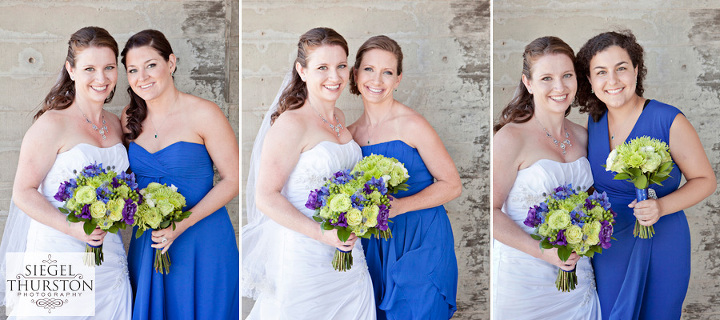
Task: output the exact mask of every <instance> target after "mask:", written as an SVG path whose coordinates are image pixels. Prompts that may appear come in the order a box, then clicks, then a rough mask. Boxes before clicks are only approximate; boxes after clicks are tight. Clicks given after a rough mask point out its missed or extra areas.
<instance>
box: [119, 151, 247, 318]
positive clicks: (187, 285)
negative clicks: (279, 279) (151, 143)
mask: <svg viewBox="0 0 720 320" xmlns="http://www.w3.org/2000/svg"><path fill="white" fill-rule="evenodd" d="M128 156H129V158H130V169H132V171H133V172H134V173H135V176H136V177H137V182H138V184H139V186H140V188H144V187H146V186H147V185H148V184H149V183H150V182H158V183H165V184H167V185H170V184H174V185H175V186H176V187H178V191H179V192H180V193H181V194H182V195H183V196H185V199H186V200H187V206H186V207H185V209H186V210H187V209H190V208H192V207H193V206H195V205H196V204H197V203H198V202H200V200H201V199H202V198H203V197H204V196H205V195H206V194H207V193H208V191H210V189H212V187H213V164H212V160H211V159H210V155H209V154H208V152H207V149H206V148H205V146H204V145H202V144H197V143H190V142H183V141H180V142H176V143H174V144H172V145H170V146H168V147H166V148H164V149H162V150H159V151H157V152H155V153H149V152H147V151H146V150H145V149H143V148H142V147H141V146H140V145H138V144H136V143H130V146H129V148H128ZM151 231H152V230H148V231H146V232H145V233H144V234H143V235H142V236H141V237H140V238H138V239H135V237H134V232H133V238H132V240H131V242H130V251H129V253H128V269H129V272H130V280H131V282H132V287H133V292H134V296H135V302H134V307H133V319H154V320H176V319H208V320H216V319H233V320H234V319H239V313H240V311H239V310H240V307H239V280H238V279H239V274H238V270H239V252H238V247H237V243H236V240H235V231H234V229H233V226H232V223H231V222H230V217H229V216H228V213H227V210H226V209H225V207H223V208H220V209H219V210H217V211H215V212H214V213H212V214H210V215H209V216H207V217H205V218H203V219H202V220H200V221H199V222H198V223H196V224H195V225H194V226H192V227H190V228H188V229H187V230H185V232H183V233H182V234H181V235H180V236H179V237H178V238H177V239H175V242H173V244H172V246H171V247H170V249H169V250H168V252H169V253H170V258H171V262H172V265H171V266H170V273H169V274H166V275H163V274H160V273H158V272H155V270H154V269H153V257H154V254H155V249H153V248H151V247H150V245H151V244H152V240H151Z"/></svg>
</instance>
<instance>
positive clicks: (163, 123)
mask: <svg viewBox="0 0 720 320" xmlns="http://www.w3.org/2000/svg"><path fill="white" fill-rule="evenodd" d="M170 112H172V109H170ZM170 115H171V113H168V115H167V116H166V117H165V120H167V118H169V117H170ZM165 120H163V122H162V123H161V124H160V126H161V128H162V127H164V126H165ZM150 123H152V125H153V130H154V131H155V139H157V138H158V130H157V128H158V127H156V126H155V122H154V121H153V120H152V118H150Z"/></svg>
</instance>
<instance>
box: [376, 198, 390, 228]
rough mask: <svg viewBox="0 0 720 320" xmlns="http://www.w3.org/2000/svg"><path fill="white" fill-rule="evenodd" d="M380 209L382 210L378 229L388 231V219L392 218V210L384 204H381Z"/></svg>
mask: <svg viewBox="0 0 720 320" xmlns="http://www.w3.org/2000/svg"><path fill="white" fill-rule="evenodd" d="M378 207H379V208H380V212H379V213H378V217H377V222H378V224H377V228H378V230H380V231H385V230H387V229H388V218H389V217H390V209H389V208H388V207H387V206H385V205H384V204H381V205H379V206H378Z"/></svg>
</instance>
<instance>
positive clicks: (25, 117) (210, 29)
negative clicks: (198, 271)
mask: <svg viewBox="0 0 720 320" xmlns="http://www.w3.org/2000/svg"><path fill="white" fill-rule="evenodd" d="M238 20H239V2H238V1H232V0H203V1H181V0H166V1H118V0H115V1H102V0H99V1H95V0H93V1H89V0H88V1H21V0H7V1H2V3H0V53H1V54H0V97H1V99H0V137H2V138H0V230H4V226H5V220H6V218H7V213H8V211H7V210H8V206H9V203H10V197H11V191H12V183H13V179H14V177H15V169H16V167H17V161H18V154H19V151H20V143H21V141H22V138H23V135H24V133H25V131H26V130H27V128H28V127H29V126H30V125H31V123H32V116H33V115H34V114H35V112H36V111H37V110H38V108H39V104H40V102H41V101H42V99H43V98H44V97H45V95H46V94H47V92H48V90H49V89H50V87H51V86H52V85H53V83H54V81H55V78H56V76H57V73H58V71H59V70H60V68H61V66H62V65H63V64H64V60H65V55H66V53H67V41H68V39H69V38H70V35H71V34H72V33H73V32H75V31H76V30H78V29H80V28H81V27H84V26H88V25H96V26H101V27H103V28H105V29H107V30H108V31H109V32H110V33H111V34H112V35H113V36H114V37H115V39H116V41H117V42H118V44H119V46H120V49H122V47H123V46H124V44H125V41H127V39H128V38H129V37H130V36H131V35H133V34H134V33H136V32H138V31H141V30H143V29H147V28H153V29H158V30H160V31H162V32H163V33H165V35H166V36H167V38H168V40H169V41H170V43H171V45H172V46H173V49H174V51H175V54H176V55H177V56H178V58H179V61H178V69H177V71H176V73H175V83H176V86H177V87H178V88H179V89H180V90H182V91H184V92H188V93H191V94H194V95H197V96H200V97H203V98H205V99H208V100H211V101H213V102H215V103H216V104H218V106H220V108H222V109H223V111H225V113H226V115H227V116H228V119H229V120H230V123H231V124H232V126H233V129H234V130H235V132H236V134H238V135H239V128H238V125H239V100H240V99H239V90H238V82H239V71H238V70H239V34H238V30H239V24H238V23H239V22H238ZM118 71H119V72H118V73H119V78H118V86H117V91H116V94H115V98H114V99H113V101H112V103H110V104H109V105H106V108H107V109H108V110H110V111H112V112H114V113H115V114H120V111H121V110H122V108H123V107H124V106H125V105H126V104H127V103H128V101H129V99H128V95H127V93H126V92H125V90H126V88H127V77H126V76H125V70H124V68H123V67H120V68H119V69H118ZM227 208H228V211H229V213H230V216H231V217H232V220H233V223H234V225H235V230H237V232H239V226H238V221H239V218H238V217H239V214H238V213H239V197H237V198H236V199H235V200H233V201H231V203H230V204H229V205H228V206H227ZM126 239H128V238H127V237H126ZM126 242H129V241H126ZM0 314H4V311H3V310H0Z"/></svg>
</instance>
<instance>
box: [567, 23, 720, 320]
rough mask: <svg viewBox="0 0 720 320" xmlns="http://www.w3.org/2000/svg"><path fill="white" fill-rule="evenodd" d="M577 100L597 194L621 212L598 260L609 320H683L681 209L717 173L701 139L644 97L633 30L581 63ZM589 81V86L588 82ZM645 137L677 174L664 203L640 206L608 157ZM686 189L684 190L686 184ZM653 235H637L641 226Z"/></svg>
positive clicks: (609, 35)
mask: <svg viewBox="0 0 720 320" xmlns="http://www.w3.org/2000/svg"><path fill="white" fill-rule="evenodd" d="M577 69H578V79H582V81H580V84H579V89H578V101H579V103H580V105H582V106H583V107H582V108H581V109H580V110H581V111H583V112H587V113H589V117H588V135H589V137H588V158H589V160H590V164H591V167H592V173H593V178H594V180H595V188H596V189H597V190H598V191H605V192H607V194H608V196H609V197H610V199H611V202H612V208H613V210H615V212H617V214H618V216H617V218H616V224H615V232H614V233H613V237H614V238H616V239H617V241H614V242H613V243H612V247H611V248H610V249H608V250H605V251H603V253H602V254H600V255H595V257H594V258H593V266H594V267H595V276H596V281H597V288H598V295H599V296H600V306H601V310H602V317H603V319H679V318H680V315H681V312H682V304H683V300H684V299H685V294H686V293H687V288H688V282H689V280H690V230H689V228H688V223H687V219H686V217H685V213H684V212H683V211H682V210H683V209H686V208H689V207H690V206H693V205H695V204H697V203H698V202H700V201H702V200H703V199H705V198H706V197H707V196H709V195H710V194H712V193H713V192H714V191H715V188H716V182H715V174H714V173H713V170H712V167H711V166H710V162H709V161H708V158H707V156H706V155H705V151H704V149H703V146H702V144H701V143H700V139H699V137H698V134H697V133H696V132H695V129H694V128H693V126H692V125H691V124H690V122H689V121H688V119H687V118H685V116H684V115H683V114H682V113H681V112H680V110H678V109H677V108H675V107H673V106H670V105H667V104H664V103H662V102H659V101H656V100H649V99H645V98H643V97H642V94H643V80H644V79H645V74H646V73H647V71H646V68H645V64H644V61H643V48H642V47H641V46H640V45H639V44H638V43H637V41H636V40H635V36H634V35H633V34H632V33H631V32H630V31H623V32H619V33H618V32H605V33H602V34H599V35H597V36H595V37H594V38H592V39H590V40H588V41H587V43H585V45H583V47H582V48H581V49H580V51H579V52H578V56H577ZM585 79H587V80H588V81H585ZM641 136H650V137H653V138H657V139H660V140H661V141H663V142H665V143H667V144H668V145H669V146H670V155H671V156H672V159H673V162H674V164H675V165H674V168H673V170H672V172H671V173H670V178H668V179H667V180H665V181H663V183H662V184H663V185H662V186H659V185H651V188H653V189H655V191H656V192H657V196H658V199H657V200H654V199H649V200H645V201H641V202H640V203H636V202H635V200H634V199H635V192H634V186H633V184H632V183H630V182H628V181H624V180H613V176H614V174H613V173H612V172H609V171H605V168H604V166H603V165H604V164H605V160H606V159H607V156H608V154H609V153H610V151H611V150H612V149H614V148H616V147H617V146H618V145H620V144H622V143H623V142H625V141H630V140H632V139H634V138H637V137H641ZM683 175H684V176H685V179H686V180H687V182H686V183H685V184H684V185H683V186H682V187H680V188H678V186H679V185H680V179H681V178H682V176H683ZM636 219H637V220H638V221H640V224H642V225H644V226H654V228H655V236H654V237H652V238H650V239H640V238H635V237H634V236H633V227H634V225H635V220H636Z"/></svg>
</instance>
